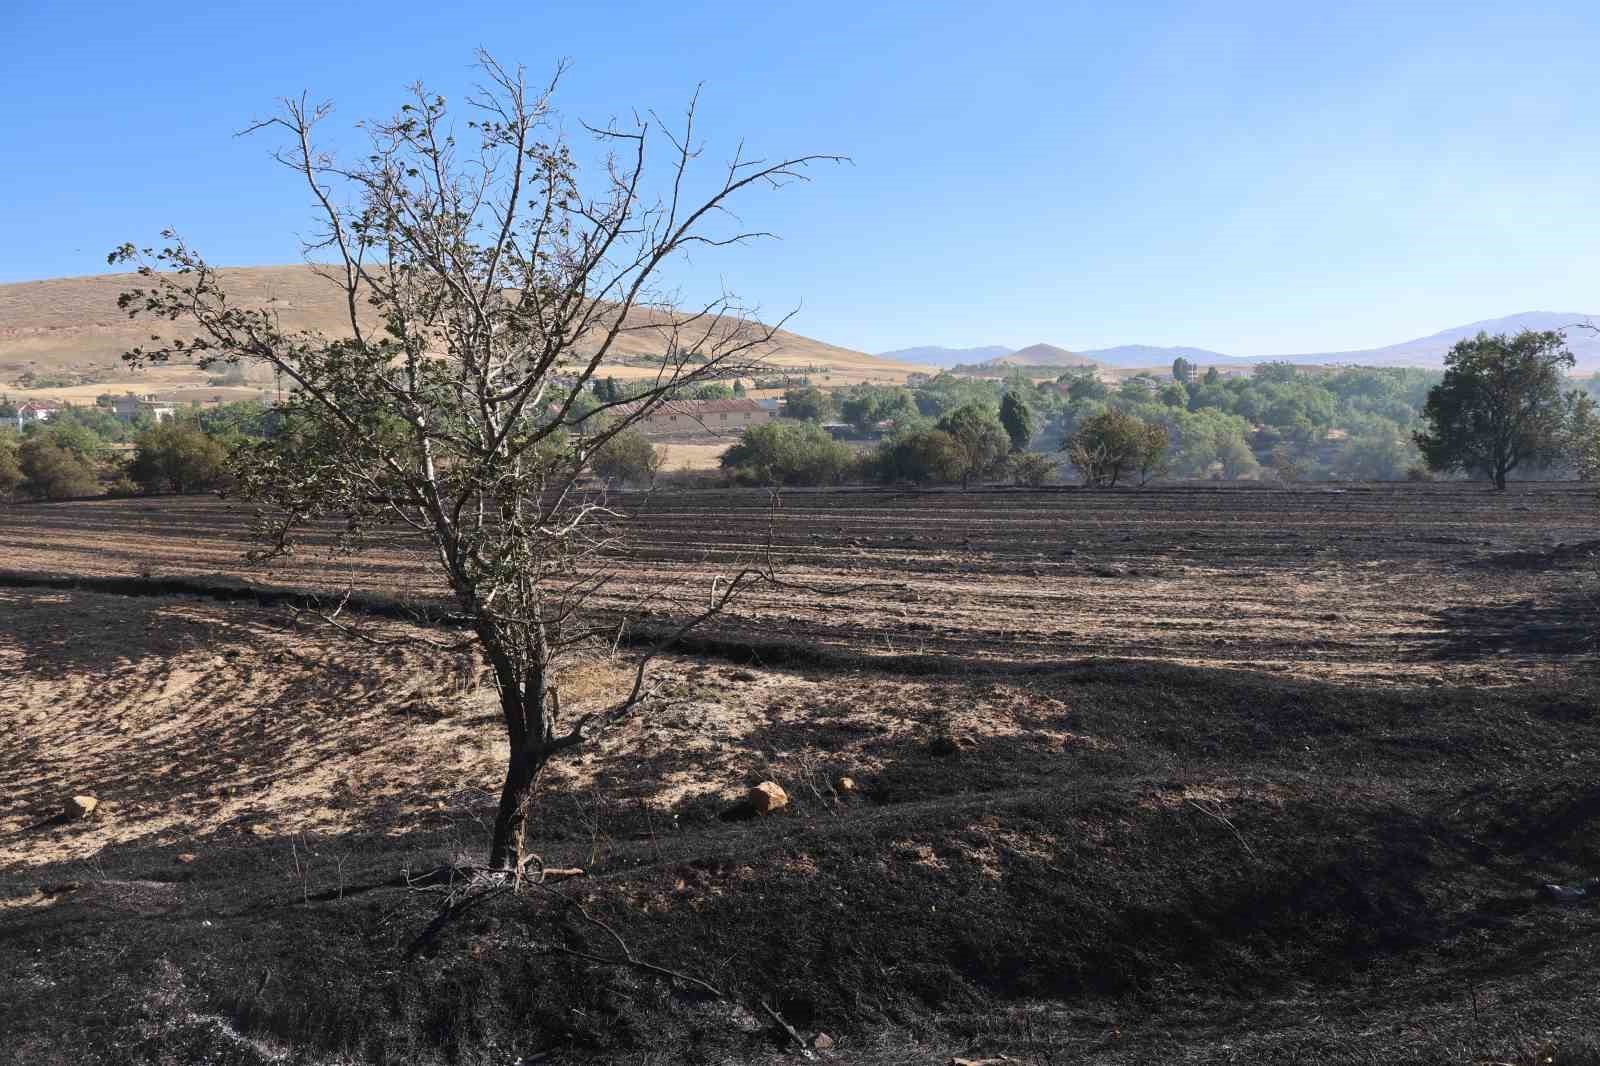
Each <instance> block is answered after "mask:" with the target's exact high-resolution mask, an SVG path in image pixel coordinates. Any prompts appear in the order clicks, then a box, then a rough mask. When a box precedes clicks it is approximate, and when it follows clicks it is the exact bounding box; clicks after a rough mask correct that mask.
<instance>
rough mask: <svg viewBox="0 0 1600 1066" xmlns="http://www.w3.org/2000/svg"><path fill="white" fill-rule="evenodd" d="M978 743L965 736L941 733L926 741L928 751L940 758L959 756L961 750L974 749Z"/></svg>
mask: <svg viewBox="0 0 1600 1066" xmlns="http://www.w3.org/2000/svg"><path fill="white" fill-rule="evenodd" d="M977 746H978V742H977V741H975V740H973V739H972V738H971V737H969V736H966V735H953V734H950V733H941V734H940V735H938V736H936V737H934V738H933V739H932V740H930V741H928V751H929V752H931V753H932V754H934V755H938V756H941V757H946V758H947V757H949V756H951V755H960V754H961V751H962V749H963V748H975V747H977Z"/></svg>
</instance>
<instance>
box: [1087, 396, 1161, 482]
mask: <svg viewBox="0 0 1600 1066" xmlns="http://www.w3.org/2000/svg"><path fill="white" fill-rule="evenodd" d="M1169 444H1170V442H1169V440H1168V437H1167V430H1166V427H1164V426H1161V425H1159V424H1154V423H1147V422H1145V421H1144V420H1143V419H1141V418H1138V417H1137V416H1135V415H1131V414H1129V413H1128V412H1126V411H1119V410H1117V409H1116V408H1114V407H1112V408H1107V409H1106V410H1104V411H1101V412H1100V413H1099V414H1097V415H1095V416H1094V417H1092V418H1090V419H1088V420H1086V421H1085V422H1084V423H1083V425H1081V426H1080V427H1078V431H1077V432H1076V433H1074V434H1073V435H1072V436H1070V437H1068V438H1067V439H1066V440H1065V441H1063V442H1062V445H1061V450H1062V451H1064V452H1066V453H1067V459H1068V460H1069V461H1070V462H1071V463H1072V465H1073V466H1074V467H1076V468H1077V470H1078V473H1079V474H1080V475H1081V476H1082V477H1083V483H1084V484H1085V485H1089V486H1091V487H1093V488H1104V489H1109V488H1115V487H1116V485H1117V482H1118V481H1120V480H1121V479H1122V476H1123V475H1124V474H1127V473H1135V474H1137V475H1138V477H1139V484H1140V485H1143V484H1145V483H1146V482H1148V481H1149V480H1150V479H1151V478H1153V477H1158V476H1160V475H1161V474H1162V473H1164V472H1165V471H1166V469H1167V450H1168V447H1169Z"/></svg>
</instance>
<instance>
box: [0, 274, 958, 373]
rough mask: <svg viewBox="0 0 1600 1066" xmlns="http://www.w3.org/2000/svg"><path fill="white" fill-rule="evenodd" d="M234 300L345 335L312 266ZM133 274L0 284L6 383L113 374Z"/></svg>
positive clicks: (630, 343)
mask: <svg viewBox="0 0 1600 1066" xmlns="http://www.w3.org/2000/svg"><path fill="white" fill-rule="evenodd" d="M221 274H222V277H223V279H224V282H225V284H226V287H227V290H228V292H229V295H230V297H231V298H232V299H233V300H234V302H236V303H238V304H241V305H245V306H266V305H268V304H270V305H271V306H272V307H274V308H276V309H277V311H278V312H279V314H280V316H281V319H282V322H283V324H284V325H285V326H286V327H288V328H289V329H293V330H305V329H310V330H318V331H321V332H323V333H327V334H330V335H334V334H339V333H342V332H345V325H344V305H343V302H342V298H341V294H340V291H339V290H338V289H337V288H336V287H335V286H333V285H332V284H330V283H329V282H327V281H326V280H324V279H322V278H321V277H318V276H317V275H316V274H315V273H314V272H313V270H312V269H311V268H310V267H307V266H303V265H302V266H271V267H240V268H234V269H226V270H223V271H222V272H221ZM137 282H138V278H137V277H136V276H135V275H132V274H101V275H95V276H92V277H79V278H53V279H50V280H46V281H24V282H18V283H14V284H10V285H0V380H6V379H9V378H12V377H14V376H15V375H17V374H19V373H21V372H22V371H23V370H24V369H33V370H35V371H45V370H79V371H86V370H92V369H96V368H104V367H114V366H116V365H117V363H118V357H119V356H120V355H121V353H122V352H124V351H126V350H127V349H128V348H130V347H132V346H134V345H136V344H140V343H145V342H147V341H148V339H149V336H150V334H151V333H152V332H154V330H153V329H152V324H151V323H150V322H147V321H143V320H129V319H128V318H127V317H126V316H125V315H124V314H123V313H122V312H121V311H119V310H118V309H117V295H118V294H119V293H121V292H122V291H123V290H125V289H127V288H130V287H132V286H134V285H135V284H137ZM650 348H651V346H650V338H649V336H648V335H642V334H636V335H633V336H630V337H626V338H624V339H623V340H622V341H621V342H620V346H619V353H618V354H620V355H622V356H632V355H645V354H653V353H652V352H651V350H650ZM765 359H766V361H767V362H769V363H771V364H772V365H773V366H774V367H781V368H798V367H806V366H818V367H823V368H824V371H825V372H826V373H829V374H830V375H831V380H832V381H833V383H835V384H843V383H849V382H854V381H866V380H874V381H889V380H896V381H903V380H904V379H905V375H906V374H907V373H910V372H912V371H916V370H925V369H927V368H926V367H922V366H918V365H915V364H912V363H909V362H905V361H900V360H891V359H883V358H879V357H876V356H871V355H868V354H866V353H865V352H858V351H854V350H852V349H849V348H843V347H840V346H838V345H834V344H827V343H825V342H823V341H819V340H814V339H812V338H810V337H805V336H801V335H800V334H798V333H790V332H788V331H782V332H780V333H779V334H778V336H777V338H776V342H775V344H774V346H773V348H772V349H771V350H770V351H769V352H768V353H767V354H766V356H765Z"/></svg>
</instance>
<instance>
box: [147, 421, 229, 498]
mask: <svg viewBox="0 0 1600 1066" xmlns="http://www.w3.org/2000/svg"><path fill="white" fill-rule="evenodd" d="M128 474H129V476H130V477H131V478H132V479H133V480H134V481H136V482H138V483H139V485H140V486H141V487H142V488H143V489H144V491H145V492H146V493H155V492H161V491H163V490H165V489H171V490H172V491H173V492H179V493H182V492H207V491H211V490H214V489H219V488H222V487H224V485H225V484H226V483H227V480H228V451H227V449H226V448H224V447H223V446H222V444H221V442H219V441H218V440H217V439H216V438H214V437H212V436H211V435H210V434H208V433H206V432H205V431H204V430H203V429H201V428H200V427H199V426H198V425H197V424H195V423H194V422H189V421H181V422H180V421H166V422H162V423H161V424H159V425H157V426H153V427H152V428H150V429H147V430H145V431H144V432H142V433H140V434H139V436H138V437H136V438H135V439H134V442H133V464H132V465H131V466H130V467H129V470H128Z"/></svg>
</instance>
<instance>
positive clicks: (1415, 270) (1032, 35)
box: [0, 0, 1600, 355]
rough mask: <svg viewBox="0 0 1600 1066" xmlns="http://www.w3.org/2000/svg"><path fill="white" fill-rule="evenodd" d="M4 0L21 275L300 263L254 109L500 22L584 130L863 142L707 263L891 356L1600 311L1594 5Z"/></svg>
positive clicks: (489, 32) (368, 103)
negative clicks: (659, 128) (154, 242)
mask: <svg viewBox="0 0 1600 1066" xmlns="http://www.w3.org/2000/svg"><path fill="white" fill-rule="evenodd" d="M0 8H3V9H4V15H3V17H0V25H3V26H4V28H5V30H6V35H7V37H8V40H7V42H6V60H5V62H4V63H3V64H0V91H3V92H4V96H5V98H6V99H7V100H9V101H11V103H10V106H9V107H8V108H6V110H5V112H4V113H3V115H0V194H3V195H0V234H3V235H4V236H3V239H0V282H3V281H20V280H26V279H30V278H43V277H55V276H62V275H76V274H92V273H100V272H103V271H105V270H106V269H107V268H106V266H105V258H104V257H105V253H106V251H107V250H109V249H110V247H112V246H113V245H115V244H117V243H119V242H121V241H123V240H134V241H144V240H151V239H153V238H154V237H155V234H156V233H157V231H159V230H160V229H161V228H162V227H164V226H169V225H170V226H175V227H177V228H178V229H180V230H181V231H182V232H183V233H184V235H185V236H186V237H187V238H188V239H189V240H190V241H191V242H192V243H194V244H195V245H196V246H197V247H199V248H200V249H202V250H203V251H204V252H205V254H206V255H207V256H208V257H209V258H210V259H212V260H213V261H215V262H219V263H226V264H234V265H253V264H266V263H284V262H293V261H296V260H297V259H298V257H299V250H298V249H299V245H298V240H297V235H298V234H300V233H304V232H307V231H308V230H309V228H310V219H311V215H310V213H309V210H308V207H307V203H306V196H305V194H304V192H303V190H302V189H301V188H299V187H297V186H296V185H295V184H294V183H293V181H292V180H291V179H292V176H291V175H289V174H287V173H286V172H284V171H282V170H281V169H279V168H277V167H276V166H275V165H274V164H272V163H271V162H270V161H269V160H268V158H267V153H268V151H269V150H270V149H271V148H272V147H273V144H272V142H271V141H270V140H264V139H262V138H261V137H251V138H236V137H235V136H233V134H234V132H235V131H236V130H238V129H239V128H241V127H242V126H243V125H245V124H246V123H247V122H248V121H249V120H250V119H251V118H252V117H255V116H258V115H261V114H263V113H265V112H267V111H268V110H270V108H271V105H272V102H273V100H274V99H275V98H276V97H279V96H282V95H285V94H298V93H299V92H300V91H301V90H303V89H306V90H310V91H311V93H312V94H313V95H314V96H317V97H321V98H327V99H330V100H332V101H333V102H334V103H335V105H336V106H337V109H338V110H337V116H336V117H337V118H338V119H339V120H341V122H342V123H343V124H345V125H348V124H350V123H353V122H354V121H356V120H357V119H359V118H362V117H366V116H378V115H384V114H388V113H389V112H391V111H392V110H393V109H394V108H395V107H396V106H398V104H399V102H400V90H401V89H402V88H403V86H405V85H406V84H407V83H409V82H410V81H412V80H414V79H416V78H419V77H420V78H422V79H424V80H426V81H428V82H429V83H430V84H431V85H436V86H437V87H438V88H439V90H440V91H441V92H443V93H445V94H446V95H447V96H449V95H452V94H454V95H456V96H459V95H460V92H461V90H463V89H464V88H466V87H468V86H469V85H470V84H471V82H472V73H471V70H470V64H471V57H472V50H473V48H474V47H475V46H477V45H480V44H482V45H484V46H486V47H488V48H489V49H490V50H491V51H493V52H495V53H496V54H497V55H499V56H500V57H501V58H502V59H504V60H508V61H520V62H522V63H524V64H526V65H527V66H528V67H529V69H530V71H532V72H533V73H535V74H539V73H542V72H544V71H547V70H549V69H550V68H552V67H553V66H554V65H555V63H556V62H557V61H558V60H559V59H561V58H563V57H567V58H570V59H571V60H572V63H573V66H572V69H571V72H570V74H569V75H568V77H567V79H566V82H565V84H564V88H563V90H562V92H561V93H560V95H559V96H558V104H559V105H560V106H561V107H562V109H563V110H564V112H565V113H566V114H567V115H568V116H569V120H571V121H573V122H574V123H575V120H577V119H584V120H588V121H591V122H595V121H599V122H604V121H605V120H606V119H607V118H608V117H610V116H612V115H616V114H627V113H629V112H631V111H632V110H634V109H636V108H655V109H657V110H659V111H661V112H663V113H664V114H665V113H669V112H676V111H679V110H680V109H681V105H682V104H683V103H684V102H685V101H686V99H687V98H688V96H689V94H690V93H691V92H692V91H693V89H694V86H695V85H696V83H698V82H702V81H703V82H704V83H705V89H704V93H703V96H702V105H701V119H700V121H701V129H702V131H703V132H704V134H705V135H706V138H707V140H708V151H707V159H708V160H713V159H721V158H724V157H725V156H726V155H728V154H730V153H731V151H732V148H733V145H734V144H735V143H736V141H737V140H738V139H739V138H740V137H743V138H745V139H746V141H747V143H748V144H749V145H750V146H752V148H753V149H754V150H756V151H759V152H763V153H770V154H776V153H785V154H797V153H804V152H835V153H840V154H844V155H848V156H850V157H852V159H853V163H852V164H851V165H850V166H846V167H839V168H835V169H831V170H827V171H823V172H820V173H819V174H818V176H817V180H816V181H815V183H813V184H811V185H809V186H805V187H797V188H790V189H787V190H783V191H781V192H779V193H777V194H774V195H771V196H762V197H760V198H758V199H756V200H754V201H751V202H750V203H748V204H747V205H746V211H745V218H746V219H747V220H748V221H749V222H751V223H752V224H756V225H759V226H760V227H762V228H767V229H773V230H776V231H777V232H779V233H780V234H781V235H782V236H783V240H782V241H781V242H780V243H769V244H763V245H761V246H758V247H754V248H750V249H746V250H742V251H739V252H736V253H733V254H729V255H726V256H722V257H720V258H715V259H710V258H707V259H705V260H703V261H697V262H696V263H695V264H694V265H695V267H696V268H697V269H699V270H701V271H703V272H708V273H709V274H711V275H713V276H715V277H722V278H725V279H726V281H727V283H728V284H729V286H730V287H731V288H733V289H735V290H736V291H738V292H739V293H740V295H741V296H743V297H745V298H747V299H750V300H753V301H756V302H759V303H760V305H761V306H763V307H764V308H766V309H768V310H775V309H787V308H790V307H793V306H796V305H800V306H801V311H800V314H799V315H798V317H797V318H796V319H794V322H793V325H794V328H796V329H797V330H799V331H800V332H802V333H806V334H809V335H812V336H815V337H819V338H821V339H824V340H828V341H832V342H835V343H839V344H844V345H847V346H850V347H854V348H860V349H864V350H867V351H880V350H885V349H890V348H898V347H905V346H910V345H916V344H942V345H948V346H952V347H962V346H970V345H979V344H991V343H995V344H1008V345H1012V346H1016V347H1020V346H1022V345H1026V344H1030V343H1033V342H1035V341H1041V340H1042V341H1049V342H1051V343H1055V344H1060V345H1064V346H1068V347H1074V348H1094V347H1103V346H1107V345H1111V344H1118V343H1149V344H1192V345H1198V346H1201V347H1207V348H1212V349H1215V350H1219V351H1223V352H1227V353H1230V354H1235V355H1252V354H1265V353H1275V352H1295V351H1322V350H1336V349H1350V348H1360V347H1369V346H1374V345H1380V344H1386V343H1390V342H1394V341H1400V340H1405V339H1409V338H1411V337H1414V336H1420V335H1423V334H1427V333H1432V332H1434V331H1436V330H1438V329H1443V328H1445V327H1448V326H1454V325H1458V324H1461V323H1464V322H1468V321H1473V320H1477V319H1482V318H1490V317H1495V316H1499V315H1504V314H1509V313H1512V312H1516V311H1525V310H1553V311H1581V312H1596V311H1600V4H1597V3H1595V2H1594V0H1559V2H1538V0H1530V2H1523V3H1510V2H1505V0H1500V2H1493V3H1487V2H1475V0H1453V2H1449V3H1406V2H1403V0H1382V2H1366V0H1354V2H1346V0H1341V2H1338V3H1321V2H1319V3H1310V2H1305V3H1301V2H1292V3H1282V2H1281V0H1251V2H1240V3H1221V2H1217V3H1208V2H1204V0H1183V2H1172V3H1133V2H1130V3H1124V4H1108V3H1104V2H1095V3H1089V4H1081V5H1079V4H1072V3H1063V2H1016V3H993V4H977V3H971V2H962V3H939V2H909V0H907V2H877V3H864V2H861V0H854V2H850V3H835V2H833V0H806V2H804V3H799V2H795V3H788V2H782V0H775V2H772V3H756V4H752V3H749V2H748V0H741V2H737V3H734V2H717V3H696V2H694V0H677V2H673V3H662V2H659V0H657V2H652V3H605V2H600V0H597V2H592V3H565V2H549V0H537V2H533V3H523V4H495V5H463V6H461V7H459V8H458V7H454V6H452V5H446V4H440V3H438V2H436V0H431V2H427V3H420V2H414V0H393V2H390V3H384V4H375V3H374V4H366V3H359V2H352V3H346V2H335V3H329V2H326V0H324V2H319V3H315V4H311V3H304V2H302V0H280V2H278V3H274V4H271V5H265V4H246V3H223V4H215V5H198V6H196V5H187V6H184V5H170V4H158V5H148V4H144V5H140V4H120V3H119V4H114V5H113V4H105V3H100V2H97V0H86V2H80V3H74V4H61V3H56V2H53V0H49V2H47V0H0ZM458 11H459V12H462V13H460V14H457V13H455V12H458ZM0 326H3V323H0Z"/></svg>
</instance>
